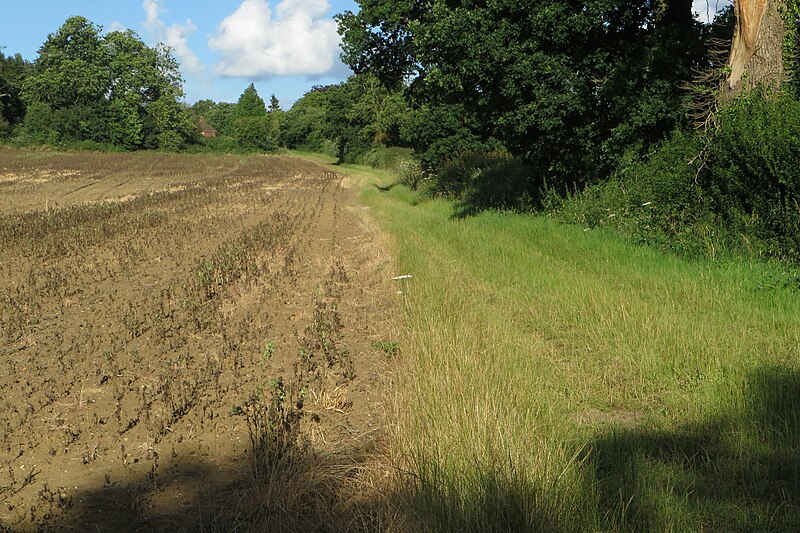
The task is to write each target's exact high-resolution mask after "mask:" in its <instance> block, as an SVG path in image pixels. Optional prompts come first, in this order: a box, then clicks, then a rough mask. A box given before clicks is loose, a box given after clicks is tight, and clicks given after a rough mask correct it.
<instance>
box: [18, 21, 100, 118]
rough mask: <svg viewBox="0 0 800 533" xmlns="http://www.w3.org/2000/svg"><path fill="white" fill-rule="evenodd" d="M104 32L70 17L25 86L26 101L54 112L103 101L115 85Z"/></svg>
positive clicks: (47, 43) (46, 47)
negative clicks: (47, 106) (104, 40)
mask: <svg viewBox="0 0 800 533" xmlns="http://www.w3.org/2000/svg"><path fill="white" fill-rule="evenodd" d="M101 31H102V28H100V27H98V26H95V25H94V24H93V23H92V22H90V21H89V20H87V19H85V18H83V17H70V18H69V19H67V21H66V22H65V23H64V25H63V26H61V28H59V29H58V31H56V32H55V33H51V34H50V35H49V36H48V37H47V40H46V41H45V42H44V44H43V45H42V46H41V48H39V56H38V57H37V58H36V61H35V63H34V71H35V73H34V75H33V76H31V77H29V78H28V79H27V80H26V82H25V85H24V88H23V95H24V97H25V99H26V100H27V101H28V102H34V101H36V102H43V103H46V104H48V105H49V106H50V107H51V108H53V109H58V108H63V107H68V106H73V105H87V104H89V105H91V104H95V103H97V102H99V101H101V100H102V99H103V98H104V97H105V95H106V93H107V90H108V88H109V86H110V84H111V81H112V80H111V76H110V72H109V70H108V68H107V65H108V58H107V55H106V53H107V50H106V48H105V47H104V46H103V41H102V38H101V36H100V32H101Z"/></svg>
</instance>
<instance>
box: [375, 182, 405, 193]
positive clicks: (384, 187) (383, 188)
mask: <svg viewBox="0 0 800 533" xmlns="http://www.w3.org/2000/svg"><path fill="white" fill-rule="evenodd" d="M398 185H400V182H399V181H395V182H392V183H390V184H389V185H378V184H377V183H376V184H375V188H376V189H378V190H379V191H381V192H389V191H391V190H392V189H394V188H395V187H397V186H398Z"/></svg>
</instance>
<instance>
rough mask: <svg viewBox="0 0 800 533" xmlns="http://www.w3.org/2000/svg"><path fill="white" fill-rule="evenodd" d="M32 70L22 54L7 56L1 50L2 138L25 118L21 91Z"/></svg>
mask: <svg viewBox="0 0 800 533" xmlns="http://www.w3.org/2000/svg"><path fill="white" fill-rule="evenodd" d="M30 70H31V65H30V63H28V62H27V61H25V60H24V59H22V56H21V55H20V54H15V55H13V56H6V55H5V54H3V52H2V50H0V137H5V136H6V135H8V134H9V133H11V131H12V129H13V128H14V127H15V126H16V125H18V124H19V123H20V122H22V120H23V118H24V117H25V104H24V103H23V102H22V99H21V98H20V91H21V89H22V84H23V83H24V82H25V79H26V78H27V76H28V75H29V74H30Z"/></svg>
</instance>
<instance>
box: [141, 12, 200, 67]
mask: <svg viewBox="0 0 800 533" xmlns="http://www.w3.org/2000/svg"><path fill="white" fill-rule="evenodd" d="M142 7H143V8H144V11H145V13H146V14H147V20H146V21H145V23H144V28H145V30H147V31H148V32H149V33H150V34H151V35H152V36H153V37H154V38H155V39H157V40H158V41H160V42H162V43H164V44H166V45H167V46H169V47H170V48H172V50H173V51H174V52H175V56H176V57H177V58H178V60H179V61H180V63H181V67H182V69H183V70H185V71H186V72H190V73H199V72H201V71H203V69H204V68H205V65H203V63H202V62H201V61H200V58H198V57H197V54H195V53H194V52H193V51H192V49H191V48H190V47H189V36H190V35H191V34H192V33H194V32H195V31H196V30H197V26H195V25H194V23H193V22H192V21H191V19H187V20H186V22H185V23H183V24H172V25H171V26H167V25H166V24H165V23H164V21H163V20H161V1H160V0H144V2H143V3H142Z"/></svg>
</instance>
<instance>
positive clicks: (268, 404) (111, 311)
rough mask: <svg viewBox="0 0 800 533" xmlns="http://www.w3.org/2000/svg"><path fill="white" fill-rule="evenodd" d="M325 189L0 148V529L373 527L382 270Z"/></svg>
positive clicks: (344, 189)
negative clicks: (373, 464)
mask: <svg viewBox="0 0 800 533" xmlns="http://www.w3.org/2000/svg"><path fill="white" fill-rule="evenodd" d="M347 185H348V184H347V181H346V178H344V177H343V176H341V175H339V174H336V173H334V172H331V171H328V170H327V169H325V168H323V167H320V166H317V165H315V164H313V163H309V162H306V161H303V160H299V159H293V158H289V157H234V156H224V157H223V156H205V155H203V156H189V155H167V154H86V153H80V154H57V153H50V152H29V151H21V150H5V149H0V279H2V281H1V282H0V530H3V529H7V530H11V531H33V530H68V531H69V530H73V531H161V530H175V531H181V530H189V531H194V530H204V531H217V530H220V531H222V530H232V529H237V530H251V529H259V530H304V529H316V530H335V529H340V528H342V527H344V526H343V524H345V525H346V526H347V527H348V528H355V529H359V528H360V529H371V528H373V527H375V523H374V522H371V520H374V519H375V518H374V513H372V511H371V510H370V506H371V505H373V504H374V501H373V500H374V499H375V497H374V495H371V494H369V490H366V489H364V487H366V486H372V485H374V484H375V480H374V479H372V478H374V477H375V476H376V475H377V476H378V477H380V475H382V474H380V473H377V474H376V470H375V468H372V467H370V466H369V464H370V461H372V459H371V458H372V457H373V456H374V455H375V452H374V450H375V449H380V447H381V446H380V444H381V441H380V439H381V434H382V431H381V427H382V426H383V424H384V422H385V420H384V413H383V405H384V404H383V400H384V398H383V397H382V391H383V390H384V383H385V379H386V378H385V376H386V373H387V368H388V361H389V359H390V357H391V356H392V355H393V352H394V346H395V345H394V343H392V342H390V341H391V338H392V336H391V329H390V321H389V309H390V307H391V306H390V305H389V304H390V298H391V296H387V295H391V291H390V290H389V289H390V288H389V286H388V284H389V283H391V282H390V281H388V280H389V278H390V277H391V273H390V272H389V270H388V268H389V266H388V262H387V256H386V254H385V252H384V251H383V249H382V247H381V244H380V239H379V237H378V236H377V234H376V233H375V232H373V231H371V229H370V228H369V224H368V219H367V218H366V217H365V215H364V213H363V211H362V210H360V209H359V208H358V207H355V203H354V192H353V191H352V190H351V189H349V187H348V186H347ZM365 477H370V479H368V480H365Z"/></svg>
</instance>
